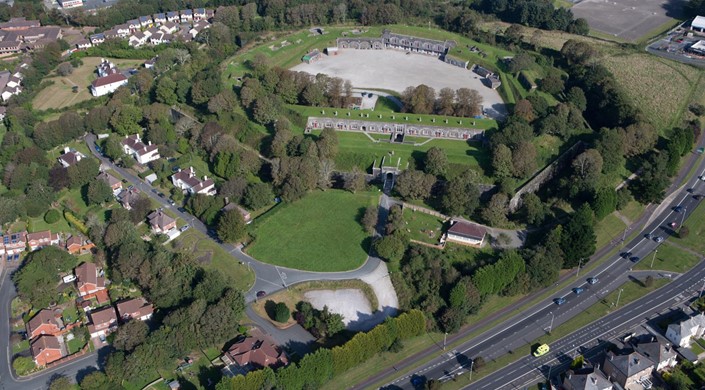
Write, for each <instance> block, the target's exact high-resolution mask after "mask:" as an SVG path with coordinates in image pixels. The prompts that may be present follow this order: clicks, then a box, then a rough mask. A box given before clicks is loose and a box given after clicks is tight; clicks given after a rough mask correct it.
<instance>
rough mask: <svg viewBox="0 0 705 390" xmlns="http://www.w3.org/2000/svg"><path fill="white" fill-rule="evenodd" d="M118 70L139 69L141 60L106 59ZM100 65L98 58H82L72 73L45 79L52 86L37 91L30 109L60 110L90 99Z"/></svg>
mask: <svg viewBox="0 0 705 390" xmlns="http://www.w3.org/2000/svg"><path fill="white" fill-rule="evenodd" d="M107 60H108V61H111V62H113V63H114V64H115V66H117V67H118V69H120V70H124V69H127V68H134V67H139V66H140V64H142V63H143V62H144V61H143V60H120V59H110V58H108V59H107ZM98 64H100V58H98V57H86V58H83V65H81V66H79V67H78V68H76V69H74V70H73V73H71V74H70V75H68V76H66V77H64V76H60V75H58V74H54V75H53V76H52V77H47V78H46V79H44V82H46V81H49V82H53V84H52V85H50V86H48V87H46V88H44V89H42V90H41V91H39V93H38V94H37V96H36V97H35V98H34V100H32V107H34V109H36V110H48V109H60V108H64V107H68V106H71V105H74V104H76V103H80V102H82V101H85V100H88V99H91V98H92V97H93V96H92V95H91V92H90V90H89V87H90V85H91V82H93V80H95V79H96V78H97V77H98V74H97V73H96V67H97V66H98ZM74 86H76V87H78V92H73V87H74Z"/></svg>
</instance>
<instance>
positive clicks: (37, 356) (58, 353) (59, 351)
mask: <svg viewBox="0 0 705 390" xmlns="http://www.w3.org/2000/svg"><path fill="white" fill-rule="evenodd" d="M30 349H31V350H32V357H33V358H34V364H36V365H37V367H44V366H46V365H47V364H49V363H51V362H55V361H57V360H59V359H61V358H62V357H64V356H66V347H65V346H64V345H63V343H61V341H60V340H59V338H58V337H55V336H47V335H44V336H41V337H39V338H37V339H36V340H34V341H32V343H31V345H30Z"/></svg>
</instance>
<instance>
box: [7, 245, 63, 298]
mask: <svg viewBox="0 0 705 390" xmlns="http://www.w3.org/2000/svg"><path fill="white" fill-rule="evenodd" d="M75 265H76V258H75V257H74V256H73V255H70V254H68V253H67V252H65V251H63V250H61V249H59V248H58V247H54V246H49V247H44V248H41V249H39V250H36V251H34V252H31V253H30V254H28V255H27V257H26V258H25V260H24V263H23V264H22V267H21V268H20V269H19V270H18V271H17V272H15V274H14V275H13V281H14V282H15V285H16V287H17V292H18V295H19V296H20V297H22V299H25V300H27V301H28V302H30V304H31V305H32V306H34V307H47V306H49V304H50V303H51V302H55V301H56V299H57V291H56V286H57V283H56V273H57V272H66V271H69V270H71V269H73V268H74V267H75Z"/></svg>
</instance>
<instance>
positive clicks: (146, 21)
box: [139, 16, 153, 28]
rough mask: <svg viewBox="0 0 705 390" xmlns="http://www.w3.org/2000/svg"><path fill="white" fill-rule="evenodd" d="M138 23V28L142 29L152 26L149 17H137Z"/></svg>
mask: <svg viewBox="0 0 705 390" xmlns="http://www.w3.org/2000/svg"><path fill="white" fill-rule="evenodd" d="M139 21H140V26H142V27H143V28H144V27H150V26H152V23H153V22H152V17H151V16H140V17H139Z"/></svg>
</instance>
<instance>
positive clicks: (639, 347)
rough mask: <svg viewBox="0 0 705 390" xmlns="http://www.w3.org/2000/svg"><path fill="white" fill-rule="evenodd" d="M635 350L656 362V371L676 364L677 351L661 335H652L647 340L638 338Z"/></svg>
mask: <svg viewBox="0 0 705 390" xmlns="http://www.w3.org/2000/svg"><path fill="white" fill-rule="evenodd" d="M634 350H635V351H637V352H639V353H640V354H642V355H644V356H646V357H647V358H648V359H649V360H651V361H652V362H653V363H654V367H655V370H656V371H661V370H664V369H666V368H672V367H675V366H676V363H678V362H677V361H676V351H675V350H674V349H673V347H672V346H671V344H670V343H669V342H667V341H666V340H663V339H662V338H660V337H656V336H651V337H649V338H648V340H646V341H641V340H638V341H637V342H636V343H635V344H634Z"/></svg>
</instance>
